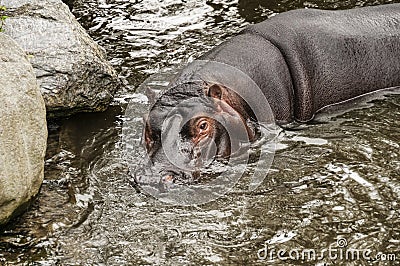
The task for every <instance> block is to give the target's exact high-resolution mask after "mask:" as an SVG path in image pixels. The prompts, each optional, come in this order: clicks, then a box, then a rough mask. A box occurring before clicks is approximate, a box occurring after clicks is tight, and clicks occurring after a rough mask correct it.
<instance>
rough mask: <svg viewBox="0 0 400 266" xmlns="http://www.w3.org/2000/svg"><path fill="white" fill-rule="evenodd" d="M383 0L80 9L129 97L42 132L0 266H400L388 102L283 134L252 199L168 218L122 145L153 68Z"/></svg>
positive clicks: (397, 184) (394, 100)
mask: <svg viewBox="0 0 400 266" xmlns="http://www.w3.org/2000/svg"><path fill="white" fill-rule="evenodd" d="M383 2H384V1H380V2H379V1H347V2H342V1H307V2H301V1H293V2H292V1H282V2H276V1H268V3H262V1H239V3H238V2H237V1H212V2H211V1H207V2H205V1H190V0H188V1H185V2H182V1H155V0H148V1H128V0H120V1H116V0H114V1H100V0H99V1H94V0H90V1H85V3H84V4H83V5H76V6H75V8H74V13H75V15H76V16H77V17H79V19H80V22H81V23H82V24H83V25H84V27H85V28H86V29H88V31H89V33H90V34H91V35H92V36H93V37H94V38H95V39H96V40H97V41H98V42H99V43H100V44H101V45H102V46H104V47H105V49H106V51H107V53H108V55H109V59H110V61H111V62H112V64H113V65H114V66H115V68H116V69H117V70H118V72H119V73H120V76H121V78H122V79H123V80H124V82H125V84H126V87H125V88H124V89H123V90H121V91H120V92H119V93H118V95H117V96H116V100H115V102H114V103H113V105H112V106H111V108H110V109H109V110H108V111H107V112H105V113H100V114H81V115H77V116H75V117H71V118H69V119H65V120H59V121H51V122H50V123H49V130H50V134H49V140H48V151H47V155H46V171H45V178H46V180H45V182H44V184H43V186H42V189H41V192H40V195H39V197H38V199H37V201H36V202H35V203H34V204H33V206H32V207H31V208H30V209H29V210H28V211H27V212H26V213H25V214H24V215H22V216H21V217H19V218H18V219H16V220H15V221H13V222H12V223H11V224H10V225H9V226H7V228H5V230H4V231H3V233H2V234H1V235H0V261H2V263H3V264H9V265H21V264H22V265H57V264H59V265H122V264H126V265H265V264H266V263H267V262H268V263H270V264H276V265H310V264H312V265H317V264H318V265H323V263H327V264H329V263H330V264H331V265H332V264H334V265H338V264H346V265H369V264H370V265H398V264H399V261H400V218H399V215H400V212H399V209H400V208H399V199H400V158H399V157H400V152H399V148H400V147H399V146H400V122H399V121H400V96H399V95H398V91H397V93H396V91H394V92H387V93H381V96H380V97H378V98H373V99H367V100H364V101H357V102H352V103H349V104H348V106H351V107H357V108H356V109H354V108H353V109H349V108H347V109H346V108H344V110H345V111H343V112H338V111H337V110H330V111H329V112H326V113H325V114H329V113H331V114H330V115H328V116H327V115H325V116H320V117H318V119H317V120H315V121H313V122H312V123H310V124H306V125H301V126H299V127H296V128H292V129H286V130H284V131H282V132H281V133H280V135H279V143H278V151H277V152H276V154H275V159H274V162H273V164H272V168H271V171H270V173H269V175H268V176H267V178H266V179H265V180H264V182H263V183H262V185H261V186H260V187H259V188H258V189H257V190H256V191H254V192H247V191H244V190H241V189H240V187H235V188H234V189H233V190H232V191H231V192H230V193H228V194H227V195H225V196H223V197H222V198H220V199H219V200H217V201H214V202H211V203H207V204H205V205H201V206H192V207H171V206H167V205H165V204H163V203H161V202H159V201H157V200H155V199H153V198H151V197H149V196H146V195H144V194H142V193H140V192H137V191H136V190H135V188H134V187H132V186H131V183H130V182H129V180H130V175H129V173H128V167H127V166H126V164H125V163H124V153H123V148H122V146H123V145H122V143H121V134H122V130H121V127H122V123H123V121H124V117H123V110H124V108H125V107H126V103H125V102H126V100H128V99H129V98H134V97H135V94H134V91H135V88H136V87H137V86H138V85H139V84H140V83H141V82H143V81H144V79H145V78H146V77H148V76H149V75H150V74H152V73H156V72H157V71H158V70H159V69H160V68H164V67H173V66H176V65H177V64H179V63H181V62H183V61H185V60H190V59H192V58H196V57H197V56H199V55H200V54H201V53H203V52H204V51H206V50H208V49H209V48H211V47H213V46H214V45H216V44H218V43H219V42H221V41H223V40H224V39H226V38H227V37H229V36H231V35H232V34H234V33H236V32H238V31H239V30H240V29H242V28H243V27H244V26H245V25H247V24H248V23H254V22H259V21H261V20H263V19H266V18H267V17H268V16H271V15H272V14H274V13H278V12H283V11H285V10H290V9H293V8H298V7H303V6H306V7H318V8H327V9H330V8H349V7H354V6H364V5H367V4H379V3H383ZM388 2H389V1H388ZM136 96H137V95H136ZM341 110H343V108H342V109H341ZM344 241H346V242H347V245H345V242H344ZM266 243H267V244H268V245H267V250H265V244H266ZM337 244H339V245H341V246H342V247H343V246H346V247H347V248H353V249H357V250H359V251H364V250H366V249H371V251H372V255H371V257H373V256H374V257H375V256H376V255H377V254H378V255H379V256H380V257H381V259H377V260H374V261H367V260H365V259H363V258H360V259H358V260H350V259H349V260H346V256H345V255H343V251H346V249H345V248H342V249H340V248H338V247H337ZM329 247H331V248H332V249H335V248H336V253H334V254H331V256H328V254H327V252H325V253H324V258H318V259H315V260H311V261H305V260H301V259H297V260H296V259H291V258H283V259H278V258H277V253H278V250H279V249H285V250H286V251H287V252H286V253H285V256H289V253H288V252H289V251H292V257H293V258H294V257H295V256H296V251H297V252H300V253H299V256H300V254H301V251H303V250H304V249H313V250H315V252H316V253H317V254H318V256H320V253H321V252H323V251H324V249H329ZM293 250H294V251H293ZM265 251H267V255H268V256H267V258H265V260H262V259H263V256H264V255H265ZM339 251H342V257H339V255H340V252H339ZM271 254H272V256H271ZM335 254H336V255H337V256H338V257H337V259H336V260H335V258H334V256H333V255H335ZM391 254H393V256H396V258H397V260H396V261H392V259H393V257H392V256H391ZM258 255H259V256H260V258H261V259H260V258H259V256H258ZM360 256H361V254H360ZM270 257H272V259H271V260H270ZM347 258H349V256H347ZM384 258H385V259H386V261H384V260H383V259H384ZM0 264H1V263H0Z"/></svg>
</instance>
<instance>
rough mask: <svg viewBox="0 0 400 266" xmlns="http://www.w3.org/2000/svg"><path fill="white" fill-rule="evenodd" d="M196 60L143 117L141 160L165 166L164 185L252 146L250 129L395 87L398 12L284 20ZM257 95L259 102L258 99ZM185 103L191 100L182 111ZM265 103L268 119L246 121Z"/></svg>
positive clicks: (305, 12)
mask: <svg viewBox="0 0 400 266" xmlns="http://www.w3.org/2000/svg"><path fill="white" fill-rule="evenodd" d="M199 59H200V61H201V62H206V63H205V64H196V63H191V64H189V65H188V66H186V67H185V68H184V69H183V70H182V71H181V72H180V73H179V74H178V75H177V76H176V77H175V79H174V80H173V81H172V82H171V84H170V89H168V90H166V92H164V93H163V94H162V95H161V96H160V97H159V98H158V100H157V101H156V103H155V104H154V105H153V106H152V108H151V110H150V112H149V116H148V117H147V118H146V119H145V128H144V137H143V139H144V142H145V145H146V149H147V151H148V154H149V158H150V161H151V162H152V163H153V164H156V163H161V164H162V165H164V166H165V167H164V170H165V171H163V172H162V175H164V177H168V178H167V179H168V180H171V179H172V178H171V177H172V176H173V177H176V176H187V175H186V174H182V172H186V173H187V172H191V173H192V174H193V173H194V172H198V169H199V168H201V167H202V165H203V164H204V162H210V161H212V160H213V159H214V158H222V159H226V158H229V157H230V156H231V154H234V153H238V152H240V147H243V145H242V144H243V143H244V142H246V141H247V142H253V141H254V140H255V139H257V137H258V132H257V123H259V124H260V122H261V123H264V122H270V121H271V120H272V123H274V122H276V123H277V124H279V125H283V124H285V123H290V122H293V121H299V122H306V121H309V120H311V119H312V118H313V117H314V115H315V113H316V112H318V111H319V110H320V109H321V108H323V107H325V106H328V105H332V104H336V103H340V102H343V101H346V100H349V99H351V98H355V97H357V96H360V95H362V94H366V93H369V92H372V91H375V90H380V89H384V88H389V87H395V86H400V74H399V73H400V4H390V5H383V6H375V7H365V8H357V9H352V10H342V11H323V10H314V9H301V10H294V11H289V12H285V13H282V14H279V15H276V16H275V17H272V18H270V19H268V20H266V21H264V22H262V23H258V24H255V25H250V26H248V27H247V28H245V29H244V30H243V31H242V32H241V33H239V34H238V35H237V36H235V37H232V38H231V39H229V40H228V41H226V42H223V43H222V44H220V45H218V46H216V47H215V48H213V49H212V50H210V51H209V52H207V53H206V54H204V55H203V56H201V57H200V58H199ZM210 62H211V63H210ZM215 62H219V64H220V65H222V66H226V65H228V66H229V68H230V69H231V70H232V69H234V70H237V69H238V70H239V72H240V73H245V74H246V75H244V76H245V77H246V78H247V79H248V80H250V81H251V82H247V83H246V82H243V78H242V77H243V76H239V75H236V74H233V75H232V73H230V75H225V74H227V73H226V72H224V71H226V69H227V68H226V67H225V70H224V69H220V68H219V66H218V65H216V64H215ZM228 74H229V73H228ZM227 76H229V79H228V78H227ZM231 79H233V80H231ZM224 81H225V82H224ZM226 83H229V86H228V85H227V84H226ZM249 84H250V85H251V84H255V85H254V86H253V87H252V88H251V86H248V85H249ZM236 86H237V87H236ZM255 88H256V89H257V92H256V91H255ZM259 89H260V90H261V92H260V90H259ZM259 92H260V93H261V95H262V96H263V97H264V96H265V98H264V99H260V100H259V101H258V98H260V97H259V96H255V95H260V94H257V93H259ZM188 99H195V100H190V101H189V102H187V104H182V103H185V101H187V100H188ZM244 99H246V100H244ZM248 99H251V102H248ZM265 100H267V101H268V103H269V106H270V109H268V110H269V112H270V113H272V115H273V118H272V119H270V118H268V117H267V116H266V117H262V119H258V116H257V117H256V116H255V115H254V114H255V113H258V114H260V113H262V114H263V113H267V112H259V111H258V112H255V113H254V112H253V111H255V110H256V109H257V108H258V110H260V108H259V107H260V106H262V105H268V104H267V103H266V102H265ZM178 106H179V108H178ZM261 109H262V108H261ZM196 110H199V111H198V112H197V111H196ZM271 111H272V112H271ZM269 117H271V116H269ZM261 120H262V121H261ZM163 139H164V140H166V141H164V142H163ZM171 158H172V159H173V160H174V161H173V162H171ZM182 165H183V166H182ZM162 168H163V167H162ZM182 169H184V170H182ZM188 169H189V170H188Z"/></svg>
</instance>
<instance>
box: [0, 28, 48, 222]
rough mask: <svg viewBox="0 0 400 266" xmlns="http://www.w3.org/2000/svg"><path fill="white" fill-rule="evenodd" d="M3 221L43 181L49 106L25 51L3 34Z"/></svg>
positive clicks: (0, 143)
mask: <svg viewBox="0 0 400 266" xmlns="http://www.w3.org/2000/svg"><path fill="white" fill-rule="evenodd" d="M0 103H1V105H0V224H4V223H6V222H8V221H9V219H10V218H12V217H13V216H14V215H15V214H18V213H19V212H20V211H23V209H24V208H25V207H26V206H27V204H28V203H29V202H30V200H31V199H32V198H33V197H34V196H35V195H36V194H37V193H38V191H39V188H40V186H41V184H42V181H43V168H44V155H45V151H46V139H47V127H46V109H45V106H44V102H43V98H42V96H41V93H40V89H39V86H38V84H37V82H36V78H35V73H34V71H33V68H32V66H31V64H30V63H29V61H28V59H27V57H26V54H25V52H24V51H23V50H22V49H21V48H20V47H19V46H18V45H17V44H16V43H15V42H14V41H13V40H12V39H11V38H10V37H9V36H7V35H5V34H2V33H0Z"/></svg>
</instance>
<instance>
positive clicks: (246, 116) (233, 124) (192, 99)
mask: <svg viewBox="0 0 400 266" xmlns="http://www.w3.org/2000/svg"><path fill="white" fill-rule="evenodd" d="M144 122H145V126H144V133H143V142H144V145H145V147H146V150H147V153H148V155H149V158H150V161H151V162H152V164H153V165H154V166H156V167H157V169H159V172H160V173H161V175H162V180H164V181H168V182H170V181H175V180H177V179H178V180H179V179H180V180H193V179H196V178H198V177H199V175H200V173H201V169H202V168H203V167H206V166H207V165H209V164H211V163H212V162H213V161H216V160H220V161H221V160H222V161H223V160H227V159H229V158H230V157H231V156H232V154H235V153H238V152H239V151H241V150H243V147H244V146H246V145H243V144H244V143H247V144H248V143H249V142H252V141H253V140H254V139H255V138H256V137H257V127H256V124H255V123H254V122H255V118H254V114H253V112H252V109H251V108H250V107H249V106H248V104H247V103H246V101H244V100H243V99H242V98H241V97H240V96H239V95H238V94H237V93H235V92H234V91H233V90H232V89H229V88H227V87H225V86H223V85H221V84H215V83H213V84H211V83H207V82H204V81H193V82H187V83H182V84H179V85H176V86H174V87H172V88H170V89H168V90H167V91H166V92H164V93H163V94H162V95H161V96H160V97H158V99H157V100H156V101H155V102H154V104H153V105H152V107H151V109H150V112H149V114H148V116H147V117H146V118H145V119H144Z"/></svg>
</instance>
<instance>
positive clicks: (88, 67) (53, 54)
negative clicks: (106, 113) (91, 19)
mask: <svg viewBox="0 0 400 266" xmlns="http://www.w3.org/2000/svg"><path fill="white" fill-rule="evenodd" d="M0 5H4V6H6V7H7V15H8V16H9V18H8V19H7V20H6V23H5V26H4V27H3V28H4V33H6V34H8V35H10V36H11V37H12V38H14V39H15V40H16V42H17V43H18V44H19V45H21V47H22V48H23V49H24V50H25V51H26V52H27V54H28V55H29V56H30V60H31V63H32V65H33V67H34V69H35V73H36V77H37V79H38V82H39V86H40V88H41V92H42V95H43V98H44V101H45V104H46V108H47V111H48V112H49V115H50V116H62V115H68V114H71V113H76V112H80V111H102V110H104V109H106V108H107V106H108V104H109V103H110V101H111V100H112V97H113V94H114V92H115V91H116V89H117V88H118V87H119V85H120V83H119V80H118V77H117V74H116V73H115V71H114V69H113V68H112V67H111V65H110V64H109V63H108V62H107V60H106V58H105V54H104V52H103V50H102V49H101V48H100V47H99V46H98V45H97V44H96V43H95V42H94V41H93V40H92V39H91V38H90V36H89V35H88V34H87V33H86V32H85V30H84V29H83V28H82V27H81V26H80V24H79V23H78V22H77V20H76V19H75V17H74V16H73V15H72V14H71V12H70V11H69V9H68V7H67V6H66V5H65V4H64V3H63V2H62V1H61V0H0Z"/></svg>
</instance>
